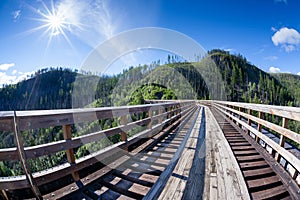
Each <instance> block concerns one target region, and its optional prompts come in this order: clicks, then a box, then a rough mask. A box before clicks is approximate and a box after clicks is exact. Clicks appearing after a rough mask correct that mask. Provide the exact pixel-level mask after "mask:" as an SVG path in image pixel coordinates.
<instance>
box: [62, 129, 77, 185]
mask: <svg viewBox="0 0 300 200" xmlns="http://www.w3.org/2000/svg"><path fill="white" fill-rule="evenodd" d="M62 129H63V135H64V139H65V140H71V139H72V133H71V125H70V124H68V125H63V126H62ZM66 155H67V159H68V163H70V164H71V165H76V159H75V154H74V149H67V150H66ZM72 177H73V179H74V181H78V180H79V179H80V178H79V174H78V172H73V173H72Z"/></svg>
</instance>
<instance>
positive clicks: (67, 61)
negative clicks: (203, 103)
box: [0, 0, 300, 85]
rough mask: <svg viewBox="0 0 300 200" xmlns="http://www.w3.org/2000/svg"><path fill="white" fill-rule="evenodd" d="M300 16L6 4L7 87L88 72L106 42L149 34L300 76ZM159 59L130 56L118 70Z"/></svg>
mask: <svg viewBox="0 0 300 200" xmlns="http://www.w3.org/2000/svg"><path fill="white" fill-rule="evenodd" d="M52 8H53V9H52ZM299 8H300V1H299V0H260V1H254V0H242V1H241V0H226V1H223V0H195V1H192V0H189V1H187V0H182V1H179V0H151V1H149V0H104V1H101V0H95V1H94V0H53V1H50V0H49V1H46V0H44V1H41V0H1V1H0V24H1V26H0V44H1V45H0V85H2V84H5V83H14V82H17V81H18V80H21V79H23V78H24V77H26V76H27V75H28V74H30V73H32V72H33V71H35V70H37V69H41V68H45V67H68V68H77V69H80V68H81V65H82V63H83V62H84V60H85V58H86V57H87V56H88V55H89V53H90V52H91V51H92V50H93V49H94V48H95V47H96V46H98V45H99V44H100V43H101V42H103V41H105V40H106V39H109V38H110V37H112V36H114V35H116V34H119V33H121V32H124V31H126V30H130V29H134V28H142V27H162V28H167V29H172V30H175V31H178V32H181V33H183V34H185V35H187V36H189V37H191V38H193V39H194V40H196V41H197V42H198V43H199V44H200V45H202V46H203V47H204V49H206V50H211V49H214V48H221V49H225V50H229V51H231V52H232V53H236V54H237V53H240V54H242V55H244V56H245V57H246V58H247V59H248V60H249V61H250V62H251V63H252V64H255V65H256V66H257V67H259V68H261V69H262V70H264V71H267V72H268V71H272V72H290V73H294V74H297V73H299V72H300V59H299V58H300V33H299V32H300V12H299ZM47 9H48V11H47ZM53 12H54V14H53ZM178 45H180V44H178ZM158 54H159V53H153V52H152V51H150V54H147V52H144V53H140V54H138V55H127V56H124V57H123V58H122V59H121V60H122V62H116V64H115V65H120V67H119V68H118V66H117V67H116V66H115V67H114V70H115V71H117V70H118V69H119V71H122V69H121V68H122V67H125V66H128V65H135V64H138V63H139V62H150V60H151V59H152V58H153V59H155V58H156V57H155V56H157V55H158ZM159 55H160V56H162V57H161V58H159V59H162V60H163V59H166V55H167V53H163V54H159ZM137 57H139V59H137ZM142 57H143V58H142ZM146 57H148V58H147V59H144V58H146ZM150 58H151V59H150ZM141 64H143V63H141Z"/></svg>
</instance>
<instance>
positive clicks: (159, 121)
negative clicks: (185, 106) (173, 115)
mask: <svg viewBox="0 0 300 200" xmlns="http://www.w3.org/2000/svg"><path fill="white" fill-rule="evenodd" d="M162 114H163V109H162V108H159V110H158V115H159V118H158V123H159V124H161V123H162V121H163V117H162Z"/></svg>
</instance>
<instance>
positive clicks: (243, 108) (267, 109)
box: [200, 101, 300, 184]
mask: <svg viewBox="0 0 300 200" xmlns="http://www.w3.org/2000/svg"><path fill="white" fill-rule="evenodd" d="M200 102H201V103H203V104H210V105H211V106H213V107H215V108H216V109H218V110H219V111H220V112H222V113H223V114H224V115H226V116H227V117H228V119H231V120H232V121H233V122H234V123H236V124H237V125H239V126H240V127H241V128H242V129H243V130H244V131H245V132H247V133H248V134H249V135H250V136H252V137H254V139H255V141H256V142H257V143H259V144H260V145H261V146H263V147H265V148H266V149H267V148H268V149H270V151H269V150H268V151H269V153H270V154H271V155H272V156H273V157H274V158H275V160H277V161H278V162H280V163H284V164H282V165H283V167H284V169H285V170H286V171H288V172H289V174H290V176H291V178H292V179H294V180H296V181H297V182H298V184H300V176H299V172H300V159H299V155H296V154H295V153H292V152H291V151H289V150H288V149H287V148H285V142H286V139H289V142H291V143H293V144H296V145H297V146H298V145H299V144H300V133H297V132H295V131H293V130H290V129H289V127H288V120H293V121H296V122H300V108H297V107H285V106H271V105H263V104H250V103H237V102H225V101H200ZM254 111H255V112H256V113H255V114H254ZM266 114H269V115H273V116H276V117H278V118H279V119H281V120H282V122H281V124H282V125H281V126H280V125H278V124H276V123H275V122H271V121H268V120H267V119H264V117H263V116H264V115H266ZM265 118H266V117H265ZM263 130H268V131H270V132H274V133H275V134H277V135H278V137H279V140H278V142H276V141H274V140H273V139H272V138H270V137H268V136H267V135H266V134H264V132H263ZM282 161H284V162H282Z"/></svg>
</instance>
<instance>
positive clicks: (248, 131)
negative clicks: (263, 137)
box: [247, 109, 252, 135]
mask: <svg viewBox="0 0 300 200" xmlns="http://www.w3.org/2000/svg"><path fill="white" fill-rule="evenodd" d="M251 112H252V111H251V109H248V115H251ZM251 123H252V122H251V119H250V118H248V125H249V126H251ZM247 134H248V135H249V134H250V130H249V129H248V130H247Z"/></svg>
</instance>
